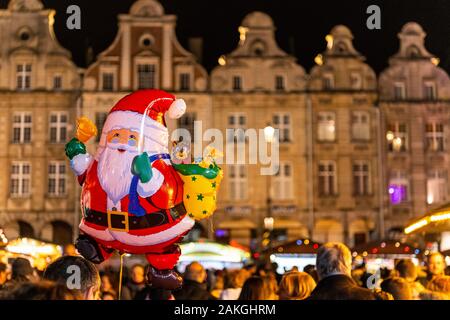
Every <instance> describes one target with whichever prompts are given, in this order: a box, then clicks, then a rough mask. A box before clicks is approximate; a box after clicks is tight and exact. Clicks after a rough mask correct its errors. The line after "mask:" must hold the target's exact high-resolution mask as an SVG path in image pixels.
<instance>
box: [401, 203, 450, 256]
mask: <svg viewBox="0 0 450 320" xmlns="http://www.w3.org/2000/svg"><path fill="white" fill-rule="evenodd" d="M404 232H405V234H406V235H408V236H410V237H420V238H422V240H423V241H424V242H425V243H427V247H430V246H429V244H430V243H435V246H431V247H430V250H432V251H436V250H439V251H444V250H448V249H450V203H447V204H445V205H442V206H440V207H437V208H435V209H432V210H430V211H429V212H428V213H427V214H425V215H424V216H422V217H420V218H418V219H414V220H413V221H411V222H410V223H409V224H408V225H407V226H406V228H405V230H404Z"/></svg>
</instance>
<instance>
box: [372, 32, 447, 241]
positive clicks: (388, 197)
mask: <svg viewBox="0 0 450 320" xmlns="http://www.w3.org/2000/svg"><path fill="white" fill-rule="evenodd" d="M425 36H426V34H425V32H424V31H423V29H422V27H421V26H420V25H418V24H417V23H407V24H406V25H405V26H404V27H403V28H402V30H401V32H400V33H399V34H398V37H399V39H400V48H399V51H398V53H397V54H395V55H394V56H392V57H391V59H390V61H389V67H388V68H387V69H386V70H384V71H383V72H382V73H381V74H380V77H379V88H380V90H379V100H380V109H381V111H382V115H383V121H382V124H381V127H380V130H381V131H382V132H383V135H384V139H383V159H384V160H383V163H384V164H385V166H384V169H385V173H384V177H385V185H386V189H385V190H387V192H386V193H385V194H384V196H385V200H384V201H385V203H386V207H387V212H386V219H385V220H386V226H385V229H386V231H387V232H388V233H389V234H390V236H395V235H396V234H398V233H401V232H402V231H403V227H404V224H405V221H408V220H411V219H412V218H415V217H418V216H421V215H423V214H425V212H426V211H427V210H429V209H433V208H435V207H437V206H440V205H442V204H444V203H446V202H447V201H448V200H449V190H448V181H449V164H450V163H449V160H450V159H449V133H450V132H449V128H450V127H449V125H450V117H449V110H450V100H449V98H450V82H449V77H448V75H447V73H446V72H445V71H444V70H443V69H441V68H439V67H438V66H437V63H438V59H437V57H435V56H434V55H433V54H431V53H430V52H428V51H427V50H426V48H425V46H424V40H425Z"/></svg>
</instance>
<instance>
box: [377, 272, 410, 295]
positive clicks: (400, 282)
mask: <svg viewBox="0 0 450 320" xmlns="http://www.w3.org/2000/svg"><path fill="white" fill-rule="evenodd" d="M380 286H381V290H383V291H385V292H388V293H390V294H392V296H393V297H394V300H412V299H413V294H412V288H411V287H410V285H409V283H408V282H407V281H406V279H405V278H400V277H392V278H387V279H386V280H383V282H382V283H381V285H380Z"/></svg>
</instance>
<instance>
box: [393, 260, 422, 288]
mask: <svg viewBox="0 0 450 320" xmlns="http://www.w3.org/2000/svg"><path fill="white" fill-rule="evenodd" d="M395 270H396V271H397V273H398V276H399V277H401V278H404V279H406V281H408V282H413V281H416V278H417V268H416V266H415V264H414V263H413V262H412V261H411V259H402V260H400V261H399V262H398V263H397V264H396V265H395Z"/></svg>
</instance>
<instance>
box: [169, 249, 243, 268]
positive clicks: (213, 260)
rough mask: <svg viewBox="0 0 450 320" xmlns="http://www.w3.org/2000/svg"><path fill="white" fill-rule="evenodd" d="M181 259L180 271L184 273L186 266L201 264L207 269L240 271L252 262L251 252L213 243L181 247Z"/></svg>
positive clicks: (179, 263)
mask: <svg viewBox="0 0 450 320" xmlns="http://www.w3.org/2000/svg"><path fill="white" fill-rule="evenodd" d="M180 248H181V257H180V260H179V262H178V265H177V267H178V270H179V271H181V272H183V271H184V269H185V268H186V266H187V265H188V264H189V263H191V262H193V261H197V262H200V263H201V264H202V265H203V266H204V267H205V268H207V269H218V270H219V269H223V268H227V269H239V268H242V267H243V266H244V265H245V264H246V263H248V262H250V258H251V257H250V252H248V251H246V250H243V249H242V248H237V247H235V246H230V245H225V244H220V243H216V242H212V241H198V242H188V243H183V244H181V245H180Z"/></svg>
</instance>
